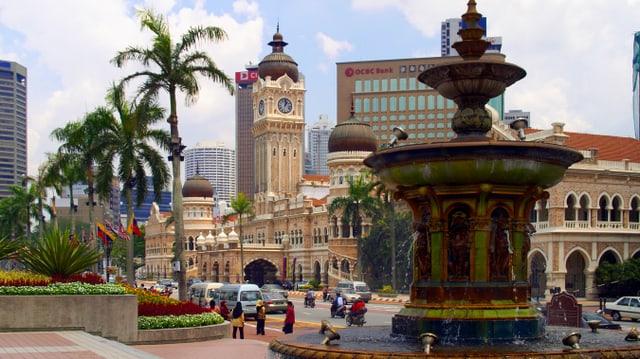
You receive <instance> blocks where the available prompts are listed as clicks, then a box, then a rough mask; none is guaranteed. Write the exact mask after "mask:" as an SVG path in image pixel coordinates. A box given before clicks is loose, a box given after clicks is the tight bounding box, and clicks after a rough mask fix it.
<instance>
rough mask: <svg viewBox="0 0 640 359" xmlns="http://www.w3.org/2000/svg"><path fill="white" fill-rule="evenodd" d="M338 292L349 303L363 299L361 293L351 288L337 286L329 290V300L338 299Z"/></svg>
mask: <svg viewBox="0 0 640 359" xmlns="http://www.w3.org/2000/svg"><path fill="white" fill-rule="evenodd" d="M337 293H340V295H341V296H342V297H343V298H344V299H345V301H346V302H347V303H353V302H355V301H356V300H358V299H362V298H361V297H360V294H358V293H356V291H355V290H353V289H351V288H335V289H334V290H332V291H330V292H329V296H328V300H329V301H331V302H333V300H334V299H336V296H337Z"/></svg>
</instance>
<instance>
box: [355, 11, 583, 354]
mask: <svg viewBox="0 0 640 359" xmlns="http://www.w3.org/2000/svg"><path fill="white" fill-rule="evenodd" d="M481 17H482V15H481V14H479V13H478V12H477V11H476V3H475V1H473V0H471V1H469V3H468V9H467V12H466V13H465V14H464V15H462V19H463V20H464V21H465V23H466V29H463V30H460V32H459V34H460V36H461V37H462V39H463V40H462V41H460V42H457V43H455V44H454V45H453V47H454V48H455V49H456V50H457V51H458V53H459V54H460V56H461V57H462V59H460V60H459V61H455V62H451V63H449V64H444V65H441V66H436V67H433V68H431V69H428V70H427V71H425V72H423V73H421V74H420V76H419V77H418V79H419V80H420V81H421V82H423V83H425V84H426V85H428V86H431V87H433V88H434V89H436V90H437V91H438V92H439V93H440V94H441V95H442V96H444V97H446V98H448V99H451V100H453V101H454V102H455V103H456V104H457V105H458V112H457V113H456V114H455V115H454V118H453V119H452V126H451V128H452V129H453V131H455V132H456V134H457V137H456V138H455V139H454V140H452V141H450V142H443V143H433V144H422V145H413V146H402V147H396V148H393V149H388V150H384V151H379V152H377V153H375V154H373V155H372V156H370V157H368V158H367V159H366V160H365V164H366V165H367V166H369V167H371V168H373V169H374V170H375V172H376V173H377V175H378V176H380V178H381V179H382V180H383V181H384V182H385V183H386V184H387V186H389V187H392V188H394V189H395V191H396V196H397V197H398V198H401V199H404V200H405V201H407V202H408V203H409V205H410V206H411V209H412V211H413V218H414V225H415V231H416V232H415V236H416V242H415V248H416V251H415V263H416V266H415V270H414V282H413V284H412V286H411V303H410V304H407V305H405V307H404V309H402V310H401V311H400V313H399V314H397V315H396V316H395V318H394V320H393V329H392V331H393V333H394V334H399V335H405V336H406V335H408V336H416V337H417V336H418V335H420V334H421V333H434V334H436V335H437V336H438V337H439V338H440V340H441V341H443V342H481V343H493V344H495V343H499V342H512V341H513V340H516V339H524V340H526V339H536V338H540V337H541V336H542V335H543V332H542V330H541V326H540V324H539V323H538V313H537V312H536V310H535V309H534V308H532V307H531V306H530V305H529V298H530V295H529V284H528V282H527V278H528V275H527V253H528V252H529V248H530V233H531V227H530V225H529V214H530V212H531V210H532V208H533V206H534V204H535V203H536V201H537V200H539V199H541V198H544V197H545V196H546V195H547V193H546V192H545V189H546V188H549V187H551V186H553V185H555V184H556V183H558V182H559V181H560V180H561V179H562V177H563V175H564V173H565V171H566V169H567V168H568V167H569V166H570V165H571V164H573V163H575V162H577V161H580V160H581V159H582V155H581V154H580V153H579V152H577V151H575V150H572V149H570V148H567V147H562V146H558V145H552V144H544V143H530V142H523V141H495V140H491V139H490V138H488V137H487V136H486V134H487V132H488V131H489V130H490V129H491V127H492V118H491V115H490V113H489V112H488V111H487V110H486V108H485V105H486V104H487V102H488V101H489V99H491V98H492V97H495V96H498V95H500V94H502V93H503V92H504V90H505V88H506V87H508V86H510V85H511V84H513V83H515V82H516V81H518V80H520V79H522V78H523V77H524V76H525V75H526V73H525V71H524V70H523V69H521V68H520V67H518V66H516V65H513V64H510V63H507V62H504V61H502V62H497V61H487V60H485V59H482V58H481V57H482V55H483V54H484V52H485V50H486V48H487V46H488V45H489V43H488V42H487V41H484V40H482V39H481V36H482V29H481V28H479V27H478V25H477V23H478V21H479V20H480V18H481Z"/></svg>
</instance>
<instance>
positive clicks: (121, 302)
mask: <svg viewBox="0 0 640 359" xmlns="http://www.w3.org/2000/svg"><path fill="white" fill-rule="evenodd" d="M0 303H2V310H0V330H1V331H21V330H65V329H78V330H83V331H85V332H88V333H92V334H96V335H100V336H102V337H104V338H109V339H115V340H117V341H120V342H123V343H129V342H134V341H136V340H137V337H138V298H137V297H136V296H135V295H130V294H126V295H15V296H14V295H6V296H0Z"/></svg>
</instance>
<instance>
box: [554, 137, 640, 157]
mask: <svg viewBox="0 0 640 359" xmlns="http://www.w3.org/2000/svg"><path fill="white" fill-rule="evenodd" d="M564 134H565V135H567V136H569V139H567V142H565V145H566V146H569V147H572V148H574V149H576V150H582V151H585V150H590V149H597V150H598V159H599V160H605V161H622V160H629V161H631V162H636V163H640V141H638V140H636V139H635V138H632V137H618V136H609V135H593V134H588V133H577V132H565V133H564Z"/></svg>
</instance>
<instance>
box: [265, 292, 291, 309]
mask: <svg viewBox="0 0 640 359" xmlns="http://www.w3.org/2000/svg"><path fill="white" fill-rule="evenodd" d="M262 304H263V305H264V306H265V308H266V309H267V313H278V312H281V313H284V312H286V311H287V298H285V297H284V295H282V293H280V292H262Z"/></svg>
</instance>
